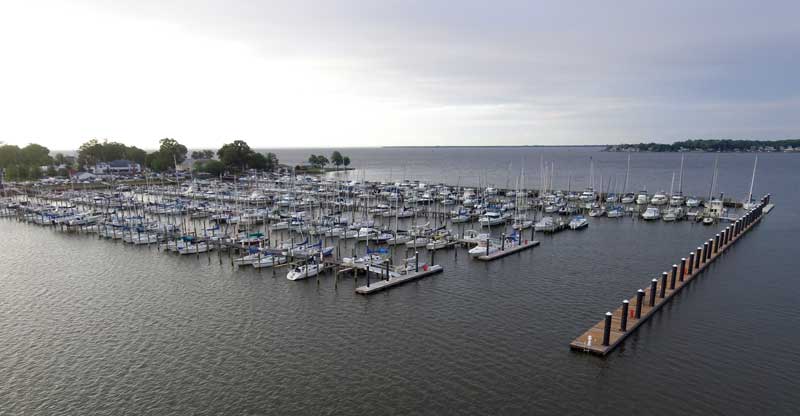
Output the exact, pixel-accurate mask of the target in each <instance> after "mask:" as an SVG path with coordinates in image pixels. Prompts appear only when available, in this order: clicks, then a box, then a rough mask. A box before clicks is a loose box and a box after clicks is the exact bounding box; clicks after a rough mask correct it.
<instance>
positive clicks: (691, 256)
mask: <svg viewBox="0 0 800 416" xmlns="http://www.w3.org/2000/svg"><path fill="white" fill-rule="evenodd" d="M693 272H694V251H692V252H689V270H687V271H686V273H687V274H688V275H689V276H691V275H692V273H693Z"/></svg>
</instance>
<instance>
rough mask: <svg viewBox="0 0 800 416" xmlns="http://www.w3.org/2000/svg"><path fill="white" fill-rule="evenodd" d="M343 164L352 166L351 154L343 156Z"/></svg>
mask: <svg viewBox="0 0 800 416" xmlns="http://www.w3.org/2000/svg"><path fill="white" fill-rule="evenodd" d="M342 164H343V165H344V166H345V168H346V167H348V166H350V156H345V157H343V158H342Z"/></svg>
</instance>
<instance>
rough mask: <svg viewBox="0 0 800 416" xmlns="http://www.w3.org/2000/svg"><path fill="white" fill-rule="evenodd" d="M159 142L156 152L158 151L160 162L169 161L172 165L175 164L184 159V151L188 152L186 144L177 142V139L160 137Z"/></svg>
mask: <svg viewBox="0 0 800 416" xmlns="http://www.w3.org/2000/svg"><path fill="white" fill-rule="evenodd" d="M159 143H160V146H159V148H158V153H160V157H161V161H162V163H163V162H165V161H167V162H171V163H172V164H173V165H177V164H178V163H183V161H184V160H186V152H188V150H187V149H186V146H184V145H182V144H180V143H178V141H177V140H175V139H170V138H168V137H165V138H163V139H161V140H160V141H159Z"/></svg>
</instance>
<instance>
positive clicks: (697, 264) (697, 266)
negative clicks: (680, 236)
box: [694, 247, 703, 271]
mask: <svg viewBox="0 0 800 416" xmlns="http://www.w3.org/2000/svg"><path fill="white" fill-rule="evenodd" d="M702 252H703V247H697V251H695V256H694V268H695V269H697V270H698V271H699V270H700V256H701V254H702Z"/></svg>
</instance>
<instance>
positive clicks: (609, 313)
mask: <svg viewBox="0 0 800 416" xmlns="http://www.w3.org/2000/svg"><path fill="white" fill-rule="evenodd" d="M606 316H614V314H613V313H611V312H606Z"/></svg>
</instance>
